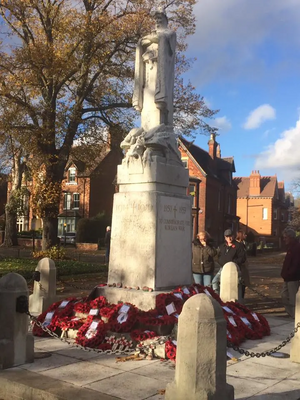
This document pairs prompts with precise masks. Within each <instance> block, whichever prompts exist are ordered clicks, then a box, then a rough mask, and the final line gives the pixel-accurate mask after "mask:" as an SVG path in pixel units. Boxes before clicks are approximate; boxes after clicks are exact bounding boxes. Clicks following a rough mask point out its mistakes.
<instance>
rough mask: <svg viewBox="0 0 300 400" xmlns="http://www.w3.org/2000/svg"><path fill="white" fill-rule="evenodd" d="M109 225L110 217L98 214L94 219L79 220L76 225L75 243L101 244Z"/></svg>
mask: <svg viewBox="0 0 300 400" xmlns="http://www.w3.org/2000/svg"><path fill="white" fill-rule="evenodd" d="M108 225H111V217H110V216H108V215H105V214H99V215H97V216H96V217H94V218H81V219H80V220H79V221H78V224H77V232H76V242H77V243H99V242H100V243H101V241H102V240H103V238H104V236H105V231H106V227H107V226H108Z"/></svg>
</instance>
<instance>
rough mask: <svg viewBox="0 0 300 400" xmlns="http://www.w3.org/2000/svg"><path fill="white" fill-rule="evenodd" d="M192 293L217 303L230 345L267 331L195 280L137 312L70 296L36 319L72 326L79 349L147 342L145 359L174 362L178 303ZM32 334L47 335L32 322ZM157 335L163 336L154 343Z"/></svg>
mask: <svg viewBox="0 0 300 400" xmlns="http://www.w3.org/2000/svg"><path fill="white" fill-rule="evenodd" d="M198 293H205V294H206V295H207V296H211V297H213V298H214V299H215V300H216V301H217V302H218V303H219V304H220V305H221V307H222V309H223V312H224V317H225V319H226V321H227V340H228V342H230V343H232V344H233V345H240V344H241V343H242V342H243V341H244V340H246V339H261V338H262V337H263V336H266V335H270V327H269V324H268V322H267V320H266V319H265V318H264V317H263V316H262V315H260V314H258V313H255V312H252V311H251V310H249V309H248V308H247V307H245V306H244V305H241V304H239V303H235V302H227V303H224V302H222V300H221V299H220V297H219V296H218V295H217V294H216V293H215V292H214V291H213V290H212V289H211V288H209V287H205V286H201V285H198V284H194V285H191V286H189V287H186V286H185V287H178V288H176V289H174V290H173V291H172V292H168V293H161V294H159V295H157V296H156V308H155V309H153V310H149V311H142V310H139V309H138V308H137V307H135V305H133V304H130V303H122V302H119V303H118V304H110V303H108V302H107V300H106V298H105V297H103V296H99V297H97V298H96V299H93V300H91V299H89V298H74V297H70V298H67V299H65V300H63V301H59V302H56V303H54V304H52V305H51V306H50V307H49V308H48V310H47V311H45V312H44V313H42V314H41V315H40V316H39V317H38V318H37V320H38V321H39V322H40V323H41V324H42V326H43V327H47V329H49V330H50V331H52V332H55V333H56V334H65V333H67V334H68V332H69V331H71V330H73V332H75V335H74V340H75V343H77V344H79V345H82V346H84V347H90V348H95V349H101V350H113V351H114V350H121V351H122V350H127V349H131V348H132V349H134V348H136V347H137V348H143V347H144V346H143V345H144V344H146V343H150V346H148V347H149V348H150V352H151V357H152V356H153V355H154V356H158V357H160V358H168V359H170V360H174V361H175V359H176V332H177V330H176V329H174V326H175V327H176V324H177V323H178V317H179V315H180V313H181V311H182V307H183V304H184V302H185V301H186V300H187V299H189V298H190V297H191V296H194V295H195V294H198ZM33 334H34V335H36V336H47V335H48V333H47V332H45V331H44V330H43V329H42V328H41V327H39V326H38V325H37V324H34V326H33ZM162 335H164V340H163V341H161V342H160V341H159V340H160V337H161V336H162ZM151 340H156V341H157V343H158V342H159V343H163V346H164V352H163V355H161V353H160V354H159V355H158V354H155V352H153V351H152V350H151V349H153V347H151ZM149 354H150V353H149ZM149 354H148V356H149Z"/></svg>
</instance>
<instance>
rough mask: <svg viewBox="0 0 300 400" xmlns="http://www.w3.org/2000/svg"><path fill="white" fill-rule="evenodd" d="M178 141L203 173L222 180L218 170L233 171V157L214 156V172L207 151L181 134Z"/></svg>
mask: <svg viewBox="0 0 300 400" xmlns="http://www.w3.org/2000/svg"><path fill="white" fill-rule="evenodd" d="M178 141H179V144H180V145H182V147H183V148H184V150H185V151H186V152H187V153H188V154H189V156H191V158H192V159H193V160H194V161H195V162H196V163H197V164H198V166H199V167H200V169H201V170H202V171H203V172H204V174H205V175H208V176H212V177H215V178H218V179H221V180H224V178H223V177H222V176H221V175H220V174H219V172H220V171H224V170H225V171H226V170H227V171H231V172H235V166H234V160H233V157H224V158H220V157H216V158H215V161H216V172H214V171H213V170H212V169H211V164H212V161H213V160H212V159H211V157H210V155H209V153H208V152H207V151H205V150H203V149H202V148H201V147H199V146H196V145H195V144H194V143H193V142H189V141H188V140H186V139H185V138H183V137H182V136H180V137H179V139H178ZM225 181H226V180H225ZM226 182H227V181H226ZM227 183H228V182H227Z"/></svg>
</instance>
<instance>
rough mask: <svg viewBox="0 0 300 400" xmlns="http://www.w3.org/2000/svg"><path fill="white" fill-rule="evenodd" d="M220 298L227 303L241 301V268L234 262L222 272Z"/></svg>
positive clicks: (227, 265)
mask: <svg viewBox="0 0 300 400" xmlns="http://www.w3.org/2000/svg"><path fill="white" fill-rule="evenodd" d="M220 297H221V299H222V301H224V302H225V303H226V302H227V301H241V300H242V299H241V296H240V291H239V267H238V266H237V264H236V263H234V262H231V261H230V262H228V263H226V264H225V265H224V266H223V269H222V272H221V286H220Z"/></svg>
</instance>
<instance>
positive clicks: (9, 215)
mask: <svg viewBox="0 0 300 400" xmlns="http://www.w3.org/2000/svg"><path fill="white" fill-rule="evenodd" d="M10 201H12V196H11V197H10ZM9 205H10V204H9V202H8V204H7V205H6V207H5V236H4V242H3V244H2V246H4V247H11V246H17V245H18V234H17V213H16V212H15V211H12V210H11V208H10V207H9Z"/></svg>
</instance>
